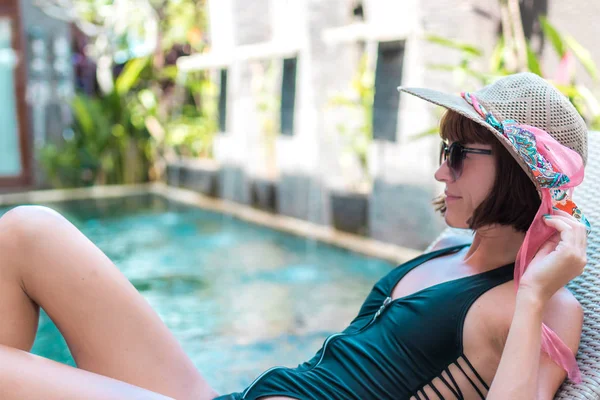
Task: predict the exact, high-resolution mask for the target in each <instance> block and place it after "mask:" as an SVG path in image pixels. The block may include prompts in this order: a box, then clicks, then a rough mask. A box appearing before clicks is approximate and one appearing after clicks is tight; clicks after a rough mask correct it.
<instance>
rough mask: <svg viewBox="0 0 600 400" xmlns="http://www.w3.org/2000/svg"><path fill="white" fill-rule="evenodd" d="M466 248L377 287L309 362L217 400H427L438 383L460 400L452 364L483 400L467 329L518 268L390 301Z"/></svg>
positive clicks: (399, 271)
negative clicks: (398, 289)
mask: <svg viewBox="0 0 600 400" xmlns="http://www.w3.org/2000/svg"><path fill="white" fill-rule="evenodd" d="M466 246H467V245H462V246H455V247H451V248H447V249H442V250H439V251H434V252H431V253H428V254H423V255H421V256H419V257H417V258H415V259H414V260H411V261H409V262H407V263H404V264H402V265H400V266H399V267H397V268H395V269H394V270H393V271H391V272H390V273H389V274H387V275H386V276H385V277H383V278H382V279H381V280H380V281H379V282H377V283H376V284H375V286H374V287H373V289H372V291H371V293H370V294H369V296H368V297H367V299H366V300H365V302H364V304H363V305H362V307H361V309H360V312H359V314H358V316H357V317H356V318H355V319H354V321H352V323H351V324H350V326H348V328H346V329H345V330H344V331H343V332H341V333H337V334H334V335H332V336H330V337H328V338H327V340H325V343H324V344H323V347H322V348H321V349H320V350H319V352H318V353H317V354H316V355H315V356H314V357H313V358H312V359H311V360H309V361H307V362H305V363H304V364H301V365H299V366H298V367H297V368H284V367H275V368H271V369H269V370H267V371H265V372H264V373H263V374H261V375H260V376H259V377H258V378H256V380H255V381H254V382H253V383H252V384H251V385H250V386H248V387H247V388H246V390H244V391H243V392H241V393H233V394H229V395H225V396H220V397H218V398H217V399H219V400H242V399H243V400H246V399H247V400H255V399H258V398H261V397H266V396H289V397H292V398H297V399H301V400H305V399H307V400H308V399H311V400H312V399H315V400H317V399H318V400H323V399H356V400H369V399H377V400H383V399H394V400H398V399H410V398H411V397H412V396H415V398H417V399H429V397H428V396H427V395H426V392H425V390H424V389H425V388H426V387H429V388H430V389H431V390H433V391H434V392H435V393H436V394H437V397H439V398H443V396H442V395H441V393H440V391H439V388H437V387H436V386H434V385H433V384H432V381H433V380H434V379H435V378H440V380H441V382H442V383H443V385H444V387H446V388H447V389H448V390H450V391H451V392H452V393H453V394H454V396H455V397H456V398H457V399H462V398H463V394H462V391H461V388H460V387H459V385H458V384H457V383H456V379H455V377H453V376H452V374H451V373H450V370H449V367H450V366H451V365H455V366H457V367H458V370H460V371H461V373H462V374H464V375H465V377H466V378H467V379H468V381H469V382H470V384H471V385H472V386H473V387H474V388H475V390H476V391H477V392H478V393H479V395H480V396H481V398H482V399H484V398H485V395H484V393H482V392H481V390H480V389H479V387H478V385H477V384H476V383H475V382H474V380H478V381H479V382H480V384H479V385H480V386H483V387H485V389H486V390H488V389H489V387H488V385H487V384H486V382H485V381H484V380H483V379H482V378H481V376H480V374H478V373H477V371H476V370H475V368H474V367H473V366H472V364H471V363H470V361H469V360H468V359H467V357H466V356H465V354H464V352H463V343H462V339H463V332H462V330H463V325H464V322H465V318H466V315H467V311H468V310H469V308H470V307H471V305H472V304H473V303H474V302H475V300H477V298H478V297H479V296H481V295H482V294H483V293H485V292H487V291H488V290H490V289H492V288H494V287H496V286H498V285H500V284H502V283H505V282H508V281H510V280H511V279H512V277H513V269H514V264H509V265H505V266H503V267H500V268H496V269H494V270H491V271H487V272H484V273H480V274H477V275H473V276H467V277H464V278H460V279H456V280H452V281H448V282H443V283H440V284H437V285H434V286H431V287H429V288H426V289H423V290H419V291H418V292H415V293H413V294H410V295H408V296H404V297H401V298H398V299H395V300H392V298H391V296H392V290H393V289H394V287H395V286H396V284H397V283H398V282H400V280H401V279H402V278H403V277H404V276H405V275H406V274H407V273H408V272H409V271H411V270H412V269H413V268H415V267H417V266H419V265H421V264H422V263H424V262H426V261H428V260H430V259H433V258H435V257H439V256H443V255H447V254H450V253H453V252H457V251H459V250H461V249H463V248H464V247H466ZM460 360H462V362H461V363H459V361H460ZM465 366H466V367H465ZM465 369H469V370H471V372H472V373H471V374H468V373H467V372H466V371H465ZM444 372H446V375H442V374H443V373H444ZM471 377H472V378H471ZM448 378H449V379H448ZM438 385H440V384H438ZM437 397H436V398H437Z"/></svg>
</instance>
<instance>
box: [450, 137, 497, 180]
mask: <svg viewBox="0 0 600 400" xmlns="http://www.w3.org/2000/svg"><path fill="white" fill-rule="evenodd" d="M467 153H472V154H487V155H490V154H492V151H491V150H486V149H472V148H469V147H465V146H463V145H462V144H460V143H458V142H454V143H452V144H451V145H450V146H448V145H447V144H446V143H445V142H442V146H441V149H440V165H442V164H443V163H444V161H448V167H449V168H450V171H451V172H452V175H453V177H454V180H457V179H458V178H460V175H461V174H462V169H463V160H464V159H465V156H466V155H467Z"/></svg>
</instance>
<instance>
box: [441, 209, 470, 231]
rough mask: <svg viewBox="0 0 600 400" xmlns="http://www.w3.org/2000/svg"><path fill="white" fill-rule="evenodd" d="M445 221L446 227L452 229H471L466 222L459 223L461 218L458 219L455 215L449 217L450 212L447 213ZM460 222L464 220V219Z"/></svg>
mask: <svg viewBox="0 0 600 400" xmlns="http://www.w3.org/2000/svg"><path fill="white" fill-rule="evenodd" d="M444 220H445V222H446V225H448V226H449V227H450V228H455V229H469V225H468V224H467V223H466V222H458V220H459V218H456V216H453V215H448V212H446V215H445V216H444ZM460 220H462V218H461V219H460Z"/></svg>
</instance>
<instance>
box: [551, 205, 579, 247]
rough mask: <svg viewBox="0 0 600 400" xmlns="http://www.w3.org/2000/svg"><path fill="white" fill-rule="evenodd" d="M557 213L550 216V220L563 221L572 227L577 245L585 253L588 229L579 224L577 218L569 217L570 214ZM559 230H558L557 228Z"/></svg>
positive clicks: (559, 211)
mask: <svg viewBox="0 0 600 400" xmlns="http://www.w3.org/2000/svg"><path fill="white" fill-rule="evenodd" d="M555 211H556V212H557V213H556V214H554V215H551V216H550V220H555V221H563V222H564V223H566V224H567V225H569V226H570V227H571V234H572V236H569V237H572V238H573V240H574V242H573V243H575V244H577V246H578V247H579V248H581V249H583V251H584V252H585V249H586V247H587V227H586V226H585V225H584V224H583V223H581V222H579V221H578V220H577V219H575V217H573V216H571V215H569V214H568V213H566V212H564V211H561V210H555ZM557 229H558V228H557Z"/></svg>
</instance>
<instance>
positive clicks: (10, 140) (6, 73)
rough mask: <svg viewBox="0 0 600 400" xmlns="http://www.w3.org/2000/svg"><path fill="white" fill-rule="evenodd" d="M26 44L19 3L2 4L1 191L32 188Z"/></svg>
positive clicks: (10, 0)
mask: <svg viewBox="0 0 600 400" xmlns="http://www.w3.org/2000/svg"><path fill="white" fill-rule="evenodd" d="M23 42H24V35H23V29H22V24H21V16H20V9H19V2H18V0H0V189H2V188H6V187H17V186H18V187H25V186H29V185H31V150H30V143H29V142H30V141H29V123H28V117H27V104H26V101H25V93H26V71H25V66H26V59H25V56H26V52H25V51H24V48H25V47H24V43H23Z"/></svg>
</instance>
